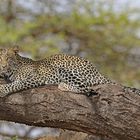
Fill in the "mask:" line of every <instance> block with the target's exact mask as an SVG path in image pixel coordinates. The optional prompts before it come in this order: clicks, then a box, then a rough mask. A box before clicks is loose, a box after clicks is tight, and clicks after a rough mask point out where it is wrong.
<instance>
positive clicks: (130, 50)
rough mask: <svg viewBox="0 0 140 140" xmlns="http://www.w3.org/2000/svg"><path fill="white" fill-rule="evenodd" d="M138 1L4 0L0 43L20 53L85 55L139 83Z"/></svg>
mask: <svg viewBox="0 0 140 140" xmlns="http://www.w3.org/2000/svg"><path fill="white" fill-rule="evenodd" d="M139 5H140V1H134V0H28V1H26V0H1V1H0V46H1V47H12V46H13V45H15V44H18V45H19V46H20V47H21V55H24V56H26V57H31V58H33V59H36V60H37V59H41V58H44V57H47V56H49V55H52V54H56V53H68V54H73V55H78V56H81V57H85V58H87V59H89V60H90V61H92V62H93V63H95V65H96V66H97V67H98V69H99V70H100V71H101V72H102V73H104V74H105V75H107V76H108V77H109V78H111V79H114V80H116V81H118V82H120V83H122V84H124V85H127V86H134V87H137V88H140V7H139Z"/></svg>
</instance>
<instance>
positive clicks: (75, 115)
mask: <svg viewBox="0 0 140 140" xmlns="http://www.w3.org/2000/svg"><path fill="white" fill-rule="evenodd" d="M96 89H98V93H99V94H98V95H95V96H92V97H86V96H85V95H81V94H75V93H71V92H62V91H60V90H58V88H57V86H43V87H39V88H35V89H30V90H26V91H22V92H20V93H15V94H11V95H9V96H7V97H5V98H0V120H6V121H13V122H18V123H24V124H27V125H34V126H42V127H55V128H63V129H68V130H75V131H81V132H85V133H88V134H93V135H98V136H106V137H108V138H109V139H111V140H140V96H139V95H136V94H134V93H128V94H126V93H124V92H123V91H122V89H121V87H119V86H109V85H102V86H100V87H98V88H97V87H96Z"/></svg>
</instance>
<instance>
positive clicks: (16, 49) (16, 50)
mask: <svg viewBox="0 0 140 140" xmlns="http://www.w3.org/2000/svg"><path fill="white" fill-rule="evenodd" d="M11 50H12V51H13V52H14V53H18V52H19V46H18V45H15V46H13V47H12V48H11Z"/></svg>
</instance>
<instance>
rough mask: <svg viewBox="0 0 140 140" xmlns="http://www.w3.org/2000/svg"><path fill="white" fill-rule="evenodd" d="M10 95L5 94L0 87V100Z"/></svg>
mask: <svg viewBox="0 0 140 140" xmlns="http://www.w3.org/2000/svg"><path fill="white" fill-rule="evenodd" d="M7 94H8V93H6V92H4V91H3V90H2V87H1V86H0V98H2V97H5V96H6V95H7Z"/></svg>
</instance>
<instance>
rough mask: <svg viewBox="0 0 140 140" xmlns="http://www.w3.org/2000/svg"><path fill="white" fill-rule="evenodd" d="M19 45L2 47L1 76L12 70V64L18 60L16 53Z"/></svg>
mask: <svg viewBox="0 0 140 140" xmlns="http://www.w3.org/2000/svg"><path fill="white" fill-rule="evenodd" d="M18 51H19V49H18V47H11V48H2V49H0V76H1V77H3V76H4V75H6V74H7V73H8V72H9V71H10V70H11V66H12V65H13V64H14V63H15V62H16V54H17V53H18Z"/></svg>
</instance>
